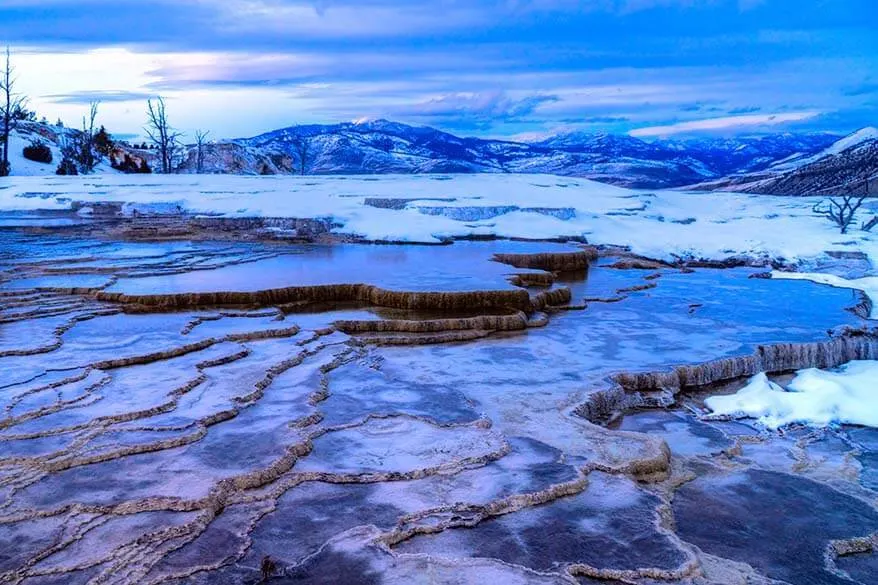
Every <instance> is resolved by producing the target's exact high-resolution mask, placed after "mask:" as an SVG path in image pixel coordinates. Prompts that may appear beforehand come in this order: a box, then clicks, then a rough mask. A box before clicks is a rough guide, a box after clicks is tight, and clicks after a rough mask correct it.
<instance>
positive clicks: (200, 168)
mask: <svg viewBox="0 0 878 585" xmlns="http://www.w3.org/2000/svg"><path fill="white" fill-rule="evenodd" d="M209 134H210V131H205V130H196V131H195V146H196V148H197V149H198V150H197V152H196V155H195V157H196V158H195V172H196V173H198V174H201V173H202V172H204V145H205V144H206V143H207V136H208V135H209Z"/></svg>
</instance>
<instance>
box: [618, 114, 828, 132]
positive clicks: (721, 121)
mask: <svg viewBox="0 0 878 585" xmlns="http://www.w3.org/2000/svg"><path fill="white" fill-rule="evenodd" d="M819 115H820V112H792V113H789V114H765V115H755V114H754V115H749V116H726V117H724V118H710V119H707V120H693V121H690V122H678V123H676V124H670V125H667V126H651V127H647V128H638V129H636V130H632V131H631V132H629V133H628V134H630V135H631V136H635V137H638V138H642V137H652V136H670V135H672V134H683V133H686V132H704V131H722V130H731V129H737V128H741V127H747V128H752V127H754V126H776V125H778V124H785V123H788V122H801V121H803V120H809V119H812V118H815V117H817V116H819Z"/></svg>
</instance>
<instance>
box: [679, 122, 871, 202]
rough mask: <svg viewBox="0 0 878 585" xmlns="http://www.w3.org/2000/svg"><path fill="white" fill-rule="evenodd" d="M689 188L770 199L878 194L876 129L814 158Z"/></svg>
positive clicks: (793, 158)
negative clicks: (762, 195)
mask: <svg viewBox="0 0 878 585" xmlns="http://www.w3.org/2000/svg"><path fill="white" fill-rule="evenodd" d="M693 188H696V189H699V190H727V191H739V192H744V193H764V194H772V195H834V194H838V193H869V194H874V193H878V129H875V128H864V129H862V130H859V131H857V132H854V133H853V134H851V135H849V136H846V137H844V138H842V139H841V140H838V141H836V142H834V143H833V144H831V145H830V146H829V147H827V148H826V149H824V150H822V151H820V152H819V153H817V154H814V155H810V156H804V155H794V156H791V157H788V158H786V159H783V160H781V161H779V162H778V163H776V164H774V165H772V166H771V167H769V168H768V169H766V170H764V171H762V172H757V173H749V174H741V175H733V176H730V177H726V178H723V179H720V180H716V181H708V182H705V183H703V184H700V185H696V186H694V187H693Z"/></svg>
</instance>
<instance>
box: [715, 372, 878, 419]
mask: <svg viewBox="0 0 878 585" xmlns="http://www.w3.org/2000/svg"><path fill="white" fill-rule="evenodd" d="M704 402H705V404H706V405H707V407H708V408H709V409H710V410H712V411H713V415H714V416H731V417H735V418H754V419H757V420H758V422H759V423H760V424H762V425H764V426H765V427H767V428H770V429H778V428H780V427H783V426H785V425H788V424H792V423H803V424H807V425H811V426H816V427H824V426H828V425H830V424H853V425H863V426H869V427H878V361H857V362H851V363H849V364H847V365H846V366H843V367H841V368H839V369H838V370H837V371H823V370H817V369H808V370H802V371H800V372H799V373H798V374H797V375H796V377H795V379H794V380H793V381H792V382H790V384H789V385H788V386H787V388H786V389H784V388H783V387H781V386H779V385H778V384H775V383H774V382H772V381H771V380H769V379H768V376H766V375H765V374H759V375H757V376H755V377H754V378H753V379H752V380H751V381H750V383H749V384H748V385H747V386H746V387H744V388H742V389H741V390H740V391H738V392H737V393H736V394H733V395H731V396H713V397H711V398H708V399H707V400H705V401H704Z"/></svg>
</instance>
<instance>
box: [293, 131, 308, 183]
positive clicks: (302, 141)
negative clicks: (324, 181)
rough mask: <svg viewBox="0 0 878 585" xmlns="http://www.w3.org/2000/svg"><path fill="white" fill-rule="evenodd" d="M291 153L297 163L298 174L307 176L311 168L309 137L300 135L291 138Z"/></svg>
mask: <svg viewBox="0 0 878 585" xmlns="http://www.w3.org/2000/svg"><path fill="white" fill-rule="evenodd" d="M293 152H294V153H295V155H296V158H297V159H298V162H299V174H301V175H307V174H308V169H309V168H310V167H311V137H309V136H301V135H300V136H296V137H295V138H293Z"/></svg>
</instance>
